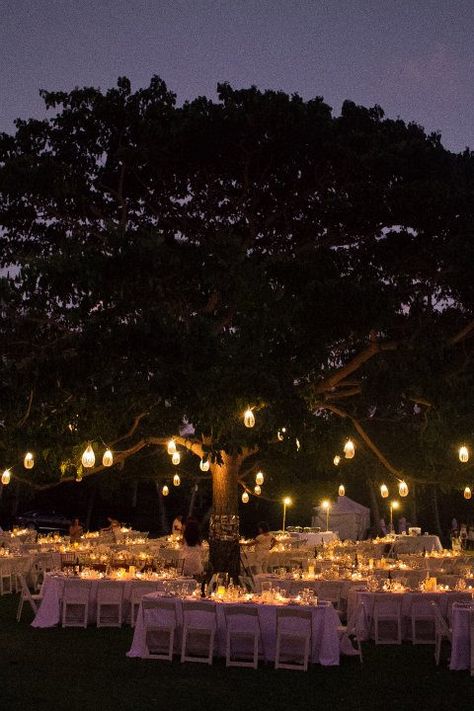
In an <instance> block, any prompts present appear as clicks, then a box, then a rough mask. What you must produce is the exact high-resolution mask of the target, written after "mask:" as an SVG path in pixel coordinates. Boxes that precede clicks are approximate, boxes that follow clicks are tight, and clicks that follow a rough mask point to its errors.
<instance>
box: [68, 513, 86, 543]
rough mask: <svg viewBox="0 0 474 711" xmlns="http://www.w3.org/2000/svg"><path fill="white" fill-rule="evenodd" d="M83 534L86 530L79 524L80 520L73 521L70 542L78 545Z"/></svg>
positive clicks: (70, 528)
mask: <svg viewBox="0 0 474 711" xmlns="http://www.w3.org/2000/svg"><path fill="white" fill-rule="evenodd" d="M83 533H84V529H83V528H82V526H81V524H80V523H79V519H78V518H75V519H73V522H72V523H71V525H70V526H69V540H70V541H71V543H77V542H78V541H80V540H81V538H82V535H83Z"/></svg>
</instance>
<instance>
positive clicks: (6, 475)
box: [2, 469, 12, 486]
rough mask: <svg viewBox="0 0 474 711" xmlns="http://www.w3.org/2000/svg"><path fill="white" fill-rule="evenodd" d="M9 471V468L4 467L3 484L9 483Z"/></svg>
mask: <svg viewBox="0 0 474 711" xmlns="http://www.w3.org/2000/svg"><path fill="white" fill-rule="evenodd" d="M11 476H12V475H11V471H10V470H9V469H5V471H4V472H3V474H2V484H3V486H7V484H9V483H10V479H11Z"/></svg>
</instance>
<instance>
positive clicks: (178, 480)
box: [173, 474, 181, 486]
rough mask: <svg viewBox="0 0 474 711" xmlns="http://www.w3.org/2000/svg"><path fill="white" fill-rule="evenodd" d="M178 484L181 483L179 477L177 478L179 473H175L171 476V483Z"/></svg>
mask: <svg viewBox="0 0 474 711" xmlns="http://www.w3.org/2000/svg"><path fill="white" fill-rule="evenodd" d="M180 484H181V479H180V478H179V474H175V475H174V477H173V485H174V486H179V485H180Z"/></svg>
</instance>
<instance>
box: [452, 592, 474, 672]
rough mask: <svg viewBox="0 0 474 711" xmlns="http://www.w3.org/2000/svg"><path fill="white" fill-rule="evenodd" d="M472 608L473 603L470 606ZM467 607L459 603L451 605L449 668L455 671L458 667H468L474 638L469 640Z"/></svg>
mask: <svg viewBox="0 0 474 711" xmlns="http://www.w3.org/2000/svg"><path fill="white" fill-rule="evenodd" d="M472 609H473V610H474V604H473V606H472ZM469 612H470V610H469V608H468V607H463V606H461V605H459V606H457V605H454V606H453V614H452V618H451V619H452V629H453V644H452V648H451V661H450V664H449V668H450V669H452V670H454V671H457V670H460V669H469V668H470V662H471V645H472V644H474V640H471V635H470V623H469Z"/></svg>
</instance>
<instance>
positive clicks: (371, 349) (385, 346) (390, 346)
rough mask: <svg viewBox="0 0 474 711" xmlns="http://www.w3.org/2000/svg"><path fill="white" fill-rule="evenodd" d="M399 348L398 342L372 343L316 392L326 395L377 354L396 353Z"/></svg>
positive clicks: (331, 376)
mask: <svg viewBox="0 0 474 711" xmlns="http://www.w3.org/2000/svg"><path fill="white" fill-rule="evenodd" d="M397 348H398V343H397V342H396V341H387V342H386V343H379V342H378V341H372V342H371V343H369V345H368V346H367V348H365V349H364V350H363V351H361V352H360V353H358V354H357V355H356V356H354V357H353V358H352V360H350V361H349V362H348V363H346V365H343V366H342V367H341V368H339V369H338V370H337V371H336V372H335V373H333V374H332V375H329V376H328V377H327V378H325V379H324V380H322V381H321V382H320V383H318V385H316V387H315V389H314V392H315V393H324V392H327V391H328V390H331V389H332V388H334V387H336V386H337V385H339V384H340V383H341V381H343V380H345V378H347V376H348V375H351V373H355V371H356V370H358V369H359V368H360V367H361V365H363V364H364V363H366V362H367V361H368V360H370V359H371V358H373V356H374V355H377V353H381V352H382V351H394V350H396V349H397Z"/></svg>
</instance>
